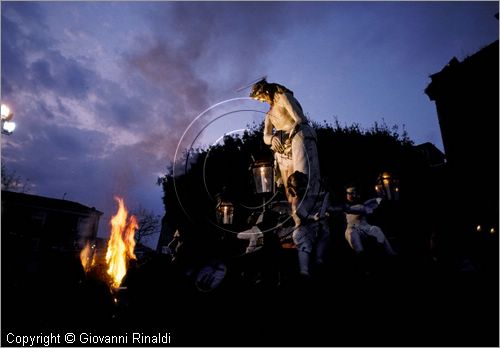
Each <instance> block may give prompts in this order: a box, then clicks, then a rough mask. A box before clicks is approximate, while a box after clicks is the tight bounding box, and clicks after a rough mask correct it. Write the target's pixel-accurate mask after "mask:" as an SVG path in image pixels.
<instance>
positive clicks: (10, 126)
mask: <svg viewBox="0 0 500 348" xmlns="http://www.w3.org/2000/svg"><path fill="white" fill-rule="evenodd" d="M14 129H16V123H15V122H9V121H5V122H4V123H3V130H4V131H5V132H7V133H12V132H14Z"/></svg>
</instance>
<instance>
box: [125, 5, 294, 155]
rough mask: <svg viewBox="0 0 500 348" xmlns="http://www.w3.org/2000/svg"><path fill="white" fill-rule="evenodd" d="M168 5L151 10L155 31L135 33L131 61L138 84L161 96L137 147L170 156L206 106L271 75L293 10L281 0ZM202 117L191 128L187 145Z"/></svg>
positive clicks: (231, 95)
mask: <svg viewBox="0 0 500 348" xmlns="http://www.w3.org/2000/svg"><path fill="white" fill-rule="evenodd" d="M162 5H164V6H162V9H163V10H162V11H159V12H158V13H155V14H153V15H152V16H151V19H150V20H151V26H152V28H153V30H152V31H151V35H150V36H143V37H137V38H136V40H135V44H134V46H135V47H134V49H133V52H129V53H128V54H127V57H126V61H127V64H128V68H129V69H130V71H131V72H132V74H133V76H134V78H135V79H136V82H135V84H136V85H143V84H145V85H147V87H145V88H147V89H148V90H150V91H152V92H151V93H152V94H154V95H155V99H154V103H155V105H154V107H153V108H154V109H155V113H156V114H155V115H154V117H152V119H153V120H154V122H155V127H154V128H153V129H151V133H149V134H147V136H146V137H144V139H143V141H141V142H140V144H137V146H139V147H140V148H141V151H143V152H145V153H149V154H150V155H151V156H153V157H154V158H155V159H158V160H160V159H161V160H166V161H172V160H173V157H174V153H175V150H176V149H177V145H178V143H179V141H180V139H181V137H182V135H183V133H184V131H185V130H186V129H187V127H188V126H189V125H190V123H191V122H192V121H193V120H194V119H195V118H196V117H197V116H198V115H199V114H200V113H201V112H202V111H203V110H205V109H207V108H209V107H210V106H211V105H213V104H215V103H217V102H220V101H221V100H224V99H229V98H234V97H238V96H241V95H246V94H247V93H248V91H246V90H244V91H242V92H240V93H237V92H236V89H237V87H239V86H241V85H243V84H245V83H247V82H248V81H250V80H253V79H255V77H256V76H257V75H259V76H262V75H263V74H264V73H265V70H266V68H265V67H266V51H268V50H269V49H271V45H272V42H273V41H274V40H275V39H276V37H279V36H281V35H283V33H284V31H285V30H286V26H287V24H286V23H287V22H289V21H290V20H291V18H290V16H291V14H287V13H288V11H287V10H286V6H285V5H283V4H279V3H272V4H266V3H188V2H173V3H168V4H162ZM278 14H279V15H278ZM204 122H205V123H206V122H208V120H201V122H198V123H197V124H196V125H194V126H193V127H192V129H190V133H189V135H188V136H187V137H186V138H185V140H186V142H185V143H183V144H181V151H183V149H185V147H186V146H188V145H189V144H190V140H191V139H192V137H194V136H196V134H197V131H198V130H199V129H200V127H202V126H203V124H204Z"/></svg>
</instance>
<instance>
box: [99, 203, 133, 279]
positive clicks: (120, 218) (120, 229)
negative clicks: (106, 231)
mask: <svg viewBox="0 0 500 348" xmlns="http://www.w3.org/2000/svg"><path fill="white" fill-rule="evenodd" d="M115 199H116V201H117V202H118V212H117V213H116V215H114V216H113V217H112V219H111V235H110V237H109V241H108V249H107V251H106V264H107V265H108V271H107V273H108V275H109V276H110V277H111V287H112V288H113V289H117V288H119V287H120V284H121V282H122V279H123V277H125V274H127V266H128V261H129V260H130V259H134V260H135V259H136V256H135V254H134V248H135V239H134V235H135V231H136V230H137V228H138V224H137V219H136V217H135V216H134V215H131V216H130V217H128V211H127V209H126V208H125V204H124V202H123V199H122V198H119V197H115ZM127 217H128V219H127Z"/></svg>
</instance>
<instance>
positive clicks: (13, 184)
mask: <svg viewBox="0 0 500 348" xmlns="http://www.w3.org/2000/svg"><path fill="white" fill-rule="evenodd" d="M1 175H2V190H5V191H14V192H21V193H28V192H30V190H31V183H30V180H29V179H23V178H22V177H21V176H20V175H17V173H16V172H15V171H10V170H9V169H8V168H7V166H6V164H5V163H4V162H3V161H2V173H1Z"/></svg>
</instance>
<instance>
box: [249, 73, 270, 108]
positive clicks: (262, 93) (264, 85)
mask: <svg viewBox="0 0 500 348" xmlns="http://www.w3.org/2000/svg"><path fill="white" fill-rule="evenodd" d="M270 86H271V84H270V83H268V82H267V81H266V79H265V78H263V79H262V80H260V81H259V82H256V83H254V85H253V86H252V91H251V92H250V98H253V99H256V100H259V101H261V102H267V103H271V95H270V92H271V91H270Z"/></svg>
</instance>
